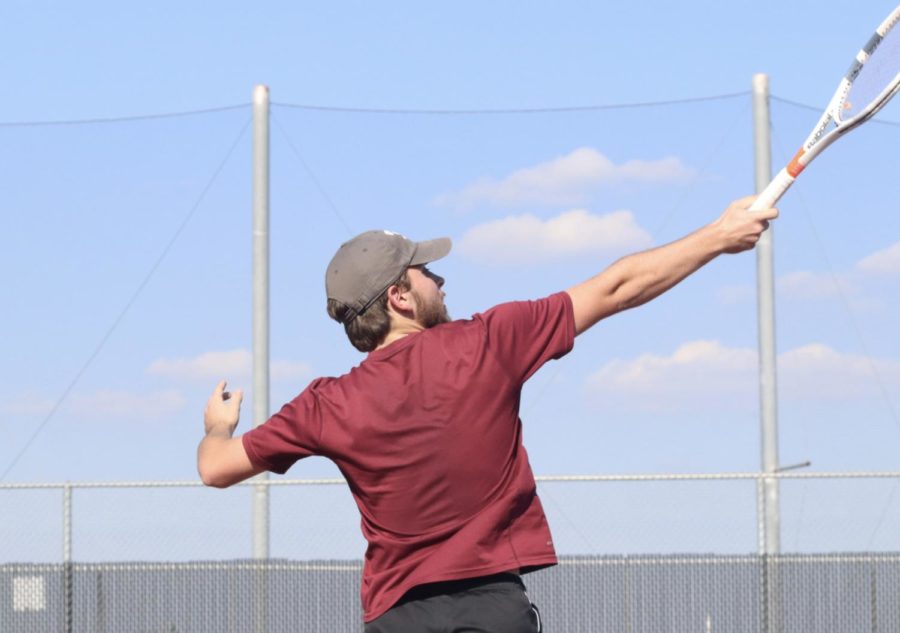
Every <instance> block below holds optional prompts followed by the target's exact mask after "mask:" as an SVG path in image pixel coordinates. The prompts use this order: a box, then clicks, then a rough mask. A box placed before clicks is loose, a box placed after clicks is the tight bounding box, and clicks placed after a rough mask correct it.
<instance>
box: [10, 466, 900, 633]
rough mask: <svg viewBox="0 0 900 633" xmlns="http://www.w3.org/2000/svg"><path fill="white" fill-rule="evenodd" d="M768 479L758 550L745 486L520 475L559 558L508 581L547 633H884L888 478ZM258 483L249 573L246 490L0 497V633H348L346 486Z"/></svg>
mask: <svg viewBox="0 0 900 633" xmlns="http://www.w3.org/2000/svg"><path fill="white" fill-rule="evenodd" d="M777 478H778V479H779V480H780V481H779V483H780V487H781V495H782V500H783V508H782V513H781V517H782V521H781V525H782V544H783V548H782V552H781V553H779V554H777V555H767V554H763V553H760V550H759V549H758V548H759V544H760V543H762V542H763V536H762V535H761V534H760V531H761V530H762V529H763V528H762V527H761V526H762V525H764V522H763V521H761V520H760V517H759V514H758V512H759V504H760V501H759V499H760V497H761V494H760V490H761V487H762V482H763V480H764V477H763V476H762V475H758V474H755V473H747V474H732V475H668V476H667V475H633V476H606V477H603V476H598V477H546V478H540V479H539V494H540V496H541V498H542V500H543V502H544V506H545V508H546V510H547V514H548V517H549V519H550V522H551V527H552V528H553V531H554V536H555V540H556V545H557V550H558V552H559V553H560V557H561V560H560V565H559V566H557V567H554V568H551V569H547V570H543V571H540V572H536V573H534V574H530V575H528V576H526V577H525V581H526V585H527V586H528V589H529V593H530V595H531V597H532V599H533V600H534V601H535V602H536V603H537V604H538V605H539V606H540V607H541V610H542V613H543V615H544V619H545V623H546V628H547V630H549V631H566V632H576V631H584V632H586V633H587V632H596V631H627V632H633V633H638V632H647V633H663V632H668V631H678V632H681V631H698V632H705V633H712V632H717V631H728V632H747V633H751V632H752V633H760V632H765V633H776V632H781V631H789V632H791V633H793V632H810V633H813V632H815V633H821V632H828V631H834V632H838V631H840V632H846V631H867V632H868V631H872V632H876V631H897V630H900V529H898V528H900V509H898V507H897V504H895V503H894V502H893V500H894V496H895V495H894V493H895V491H896V488H897V487H898V484H900V473H851V474H799V473H796V474H788V473H784V474H781V475H778V476H777ZM268 485H269V491H270V493H271V496H270V513H269V533H270V543H271V557H270V558H269V559H266V560H253V559H250V558H249V556H248V552H250V551H251V542H252V536H253V535H252V532H253V521H252V518H251V516H250V515H251V512H250V508H251V505H252V503H251V501H252V500H251V494H252V492H253V485H245V486H238V487H235V488H233V489H229V490H227V491H220V490H211V489H208V488H204V487H202V486H200V485H199V484H198V483H196V482H155V483H154V482H148V483H116V484H59V485H46V484H45V485H38V484H34V485H29V484H16V485H5V486H0V511H2V516H3V521H2V522H0V632H2V633H7V632H9V631H14V632H17V633H19V632H21V633H30V632H35V633H38V632H40V633H44V632H47V631H61V632H64V633H80V632H85V633H86V632H92V633H105V632H115V633H130V632H134V633H151V632H152V633H157V632H158V633H162V632H165V633H175V632H182V633H183V632H188V631H190V632H204V631H210V632H212V631H215V632H217V633H219V632H232V631H234V632H241V633H244V632H251V631H252V632H260V633H279V632H288V631H291V632H295V631H323V632H325V631H328V632H334V631H360V630H361V628H362V624H361V622H362V614H361V609H360V603H359V583H360V576H361V572H362V564H361V557H362V553H363V551H364V547H365V543H364V542H363V540H362V538H361V536H360V534H359V530H358V516H357V515H356V514H355V512H356V510H355V506H354V504H353V501H352V498H351V497H350V494H349V491H348V490H347V488H346V486H345V485H343V484H342V483H341V482H339V481H337V480H319V481H285V480H272V481H271V482H270V483H269V484H268ZM811 546H813V547H812V548H811ZM814 550H815V551H814Z"/></svg>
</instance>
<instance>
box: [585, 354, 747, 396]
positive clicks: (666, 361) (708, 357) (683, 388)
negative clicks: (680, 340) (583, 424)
mask: <svg viewBox="0 0 900 633" xmlns="http://www.w3.org/2000/svg"><path fill="white" fill-rule="evenodd" d="M755 375H756V351H755V350H752V349H745V348H728V347H725V346H723V345H722V344H721V343H719V342H718V341H691V342H688V343H684V344H683V345H681V346H680V347H679V348H678V349H676V350H675V352H674V353H673V354H672V355H671V356H658V355H655V354H643V355H641V356H639V357H637V358H635V359H633V360H614V361H611V362H609V363H607V364H606V365H604V366H603V367H601V368H600V369H599V370H597V371H596V372H594V373H593V374H591V375H590V376H589V377H588V381H587V383H588V388H589V389H590V391H591V394H592V396H595V397H596V398H597V399H598V400H599V401H600V402H603V403H606V404H617V403H618V404H620V405H625V406H632V405H633V406H636V407H638V408H642V409H650V410H659V409H674V408H681V407H683V406H685V405H687V404H689V403H691V402H697V401H698V400H699V399H701V398H702V399H703V401H705V402H708V403H710V404H712V403H716V406H719V405H720V404H722V403H723V402H732V403H735V404H737V403H738V401H740V404H744V403H746V401H747V400H746V399H747V398H748V397H750V396H751V395H752V394H751V385H752V380H753V379H754V376H755Z"/></svg>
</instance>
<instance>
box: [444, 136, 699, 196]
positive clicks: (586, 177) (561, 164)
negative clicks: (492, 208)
mask: <svg viewBox="0 0 900 633" xmlns="http://www.w3.org/2000/svg"><path fill="white" fill-rule="evenodd" d="M693 175H694V170H693V169H691V168H689V167H687V166H685V165H684V164H683V163H682V162H681V160H680V159H678V158H676V157H667V158H662V159H659V160H651V161H645V160H630V161H627V162H625V163H622V164H621V165H616V164H615V163H613V162H612V161H611V160H610V159H609V158H607V157H606V156H604V155H603V154H601V153H600V152H598V151H597V150H595V149H592V148H590V147H582V148H579V149H576V150H575V151H573V152H572V153H570V154H568V155H566V156H560V157H558V158H555V159H553V160H551V161H548V162H546V163H541V164H539V165H536V166H534V167H528V168H526V169H520V170H519V171H515V172H513V173H512V174H510V175H509V176H507V177H506V178H503V179H502V180H493V179H489V178H485V179H482V180H479V181H478V182H475V183H474V184H472V185H469V186H468V187H465V188H464V189H463V190H462V191H459V192H456V193H447V194H443V195H440V196H438V197H437V199H436V200H435V202H436V203H437V204H440V205H446V206H453V207H457V208H460V209H463V210H467V209H471V208H472V207H474V206H476V205H478V204H490V205H499V206H515V205H527V204H554V205H577V204H583V203H584V201H585V196H586V195H587V194H588V193H590V192H591V191H592V190H594V189H596V188H598V187H601V186H603V185H612V184H620V183H626V182H633V183H670V182H683V181H685V180H687V179H689V178H691V177H692V176H693Z"/></svg>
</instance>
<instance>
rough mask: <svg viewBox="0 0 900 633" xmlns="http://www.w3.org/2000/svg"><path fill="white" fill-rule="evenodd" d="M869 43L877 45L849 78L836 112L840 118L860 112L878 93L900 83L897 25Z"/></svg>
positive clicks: (844, 119) (884, 91) (887, 92)
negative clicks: (842, 99) (851, 78)
mask: <svg viewBox="0 0 900 633" xmlns="http://www.w3.org/2000/svg"><path fill="white" fill-rule="evenodd" d="M872 43H873V44H874V43H877V46H875V49H874V50H871V51H870V54H869V56H868V59H866V60H864V62H863V63H862V66H861V67H860V69H859V72H858V74H857V75H856V77H855V79H853V80H852V83H851V85H850V89H849V90H848V91H847V95H846V97H845V98H844V102H843V104H842V106H841V108H840V112H839V113H838V114H839V116H840V118H841V120H843V121H848V120H850V119H852V118H854V117H856V116H858V115H859V114H861V113H862V112H864V111H865V110H866V109H868V108H869V106H871V105H872V104H874V103H877V102H878V101H879V100H880V98H881V97H882V95H888V94H890V92H891V90H892V89H896V86H897V84H898V82H900V28H898V27H897V26H896V24H895V25H894V28H891V29H890V30H888V31H887V33H885V34H884V36H883V37H881V38H877V37H876V38H873V39H872ZM867 48H869V47H867ZM851 74H852V73H851Z"/></svg>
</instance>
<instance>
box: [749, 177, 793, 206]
mask: <svg viewBox="0 0 900 633" xmlns="http://www.w3.org/2000/svg"><path fill="white" fill-rule="evenodd" d="M794 180H796V179H795V178H794V177H793V176H791V175H790V174H789V173H788V170H787V167H785V168H784V169H782V170H781V171H780V172H778V175H777V176H775V178H773V179H772V182H770V183H769V184H768V185H766V188H765V189H763V190H762V193H761V194H759V197H758V198H757V199H756V200H754V202H753V204H752V205H750V211H751V212H753V211H760V210H762V209H770V208H772V207H774V206H775V203H776V202H778V201H779V200H780V199H781V196H783V195H784V192H785V191H787V190H788V189H790V188H791V185H792V184H794Z"/></svg>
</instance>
